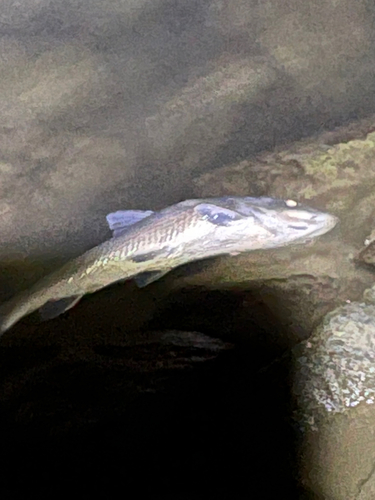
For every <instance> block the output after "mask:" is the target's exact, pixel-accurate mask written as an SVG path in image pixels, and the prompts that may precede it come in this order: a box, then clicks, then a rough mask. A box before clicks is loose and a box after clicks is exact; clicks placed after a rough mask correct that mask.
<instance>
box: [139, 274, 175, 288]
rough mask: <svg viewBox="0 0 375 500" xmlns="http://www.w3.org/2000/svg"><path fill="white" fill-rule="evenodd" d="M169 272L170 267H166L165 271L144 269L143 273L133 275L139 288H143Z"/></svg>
mask: <svg viewBox="0 0 375 500" xmlns="http://www.w3.org/2000/svg"><path fill="white" fill-rule="evenodd" d="M169 272H170V269H167V270H166V271H165V270H164V271H145V272H143V273H140V274H137V276H135V277H134V281H135V282H136V283H137V285H138V287H139V288H143V287H145V286H147V285H149V284H150V283H153V282H154V281H157V280H158V279H160V278H162V277H163V276H165V275H166V274H168V273H169Z"/></svg>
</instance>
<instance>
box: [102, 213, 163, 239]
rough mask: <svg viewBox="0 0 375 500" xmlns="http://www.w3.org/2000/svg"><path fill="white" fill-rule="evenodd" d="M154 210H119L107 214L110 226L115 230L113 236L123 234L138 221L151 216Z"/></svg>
mask: <svg viewBox="0 0 375 500" xmlns="http://www.w3.org/2000/svg"><path fill="white" fill-rule="evenodd" d="M153 213H154V212H153V211H152V210H118V211H117V212H112V213H111V214H108V215H107V216H106V219H107V222H108V226H109V228H110V229H111V230H112V231H113V237H114V238H117V237H118V236H121V235H122V234H123V233H124V232H125V231H127V230H128V229H129V227H130V226H133V225H134V224H136V223H137V222H139V221H141V220H143V219H145V218H146V217H150V215H152V214H153Z"/></svg>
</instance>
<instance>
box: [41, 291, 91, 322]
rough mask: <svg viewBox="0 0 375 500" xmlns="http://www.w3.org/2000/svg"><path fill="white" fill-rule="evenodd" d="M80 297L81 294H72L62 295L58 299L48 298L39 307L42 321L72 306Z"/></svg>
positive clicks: (54, 316) (58, 314)
mask: <svg viewBox="0 0 375 500" xmlns="http://www.w3.org/2000/svg"><path fill="white" fill-rule="evenodd" d="M82 297H83V295H74V296H73V297H64V298H63V299H59V300H50V301H48V302H47V303H46V304H44V306H42V307H41V308H39V315H40V317H41V319H42V320H43V321H45V320H47V319H53V318H56V317H57V316H60V314H62V313H64V312H65V311H68V310H69V309H71V308H72V307H74V306H75V305H76V304H77V303H78V302H79V301H80V300H81V299H82Z"/></svg>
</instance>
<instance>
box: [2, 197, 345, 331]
mask: <svg viewBox="0 0 375 500" xmlns="http://www.w3.org/2000/svg"><path fill="white" fill-rule="evenodd" d="M106 219H107V223H108V225H109V228H110V230H111V231H112V237H111V238H110V239H108V240H106V241H104V242H103V243H101V244H99V245H98V246H96V247H94V248H91V249H90V250H88V251H86V252H85V253H84V254H82V255H80V256H78V257H76V258H75V259H72V260H70V261H68V262H67V263H66V264H64V265H63V266H62V267H61V268H59V269H57V270H56V271H53V272H52V273H51V274H48V275H47V276H45V277H44V278H42V279H40V280H39V281H37V282H36V284H34V285H33V286H32V287H31V288H30V289H28V290H25V291H21V292H20V293H18V294H16V295H15V296H14V297H13V298H11V299H10V300H8V301H7V302H4V303H3V304H2V305H1V306H0V334H3V333H4V332H5V331H7V330H8V329H9V328H11V327H12V326H13V325H14V324H15V323H17V322H18V321H19V320H20V319H21V318H23V317H24V316H27V315H28V314H30V313H32V312H34V311H36V310H39V313H40V316H41V318H42V319H44V320H47V319H52V318H54V317H57V316H59V315H60V314H62V313H64V312H65V311H67V310H68V309H71V308H72V307H74V306H75V305H76V304H77V303H78V302H79V301H80V300H81V298H82V297H83V296H84V295H86V294H90V293H94V292H96V291H98V290H100V289H102V288H104V287H106V286H108V285H111V284H112V283H115V282H119V281H125V280H128V279H134V280H135V281H136V283H137V285H138V286H139V287H144V286H147V285H148V284H150V283H152V282H154V281H156V280H158V279H160V278H161V277H163V276H164V275H165V274H167V273H168V272H170V271H171V270H172V269H174V268H176V267H178V266H181V265H183V264H186V263H188V262H192V261H197V260H201V259H206V258H209V257H215V256H219V255H232V256H234V255H238V254H241V253H243V252H249V251H252V250H259V249H270V248H276V247H283V246H287V245H291V244H297V243H304V242H306V241H309V240H311V239H313V238H315V237H317V236H320V235H322V234H324V233H326V232H327V231H330V230H331V229H332V228H333V227H334V226H335V225H336V223H337V221H338V219H337V217H336V216H334V215H330V214H328V213H324V212H320V211H318V210H315V209H313V208H309V207H307V206H304V205H301V204H299V203H297V202H295V201H293V200H281V199H274V198H268V197H260V198H254V197H236V196H227V197H223V198H206V199H191V200H185V201H182V202H179V203H177V204H175V205H171V206H169V207H167V208H164V209H162V210H160V211H151V210H145V211H142V210H119V211H117V212H113V213H110V214H108V215H107V216H106Z"/></svg>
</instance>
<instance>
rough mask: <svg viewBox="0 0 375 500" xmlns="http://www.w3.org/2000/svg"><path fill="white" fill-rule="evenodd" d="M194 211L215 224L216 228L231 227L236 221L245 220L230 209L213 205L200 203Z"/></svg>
mask: <svg viewBox="0 0 375 500" xmlns="http://www.w3.org/2000/svg"><path fill="white" fill-rule="evenodd" d="M194 210H195V211H196V212H198V213H199V214H200V215H201V216H202V217H203V218H204V219H206V220H208V221H209V222H211V224H215V225H216V226H229V224H230V223H231V222H233V221H235V220H240V219H243V218H244V217H243V216H242V215H241V214H239V213H238V212H235V211H234V210H229V209H228V208H223V207H219V206H217V205H213V204H212V203H200V204H199V205H197V206H196V207H194Z"/></svg>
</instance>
